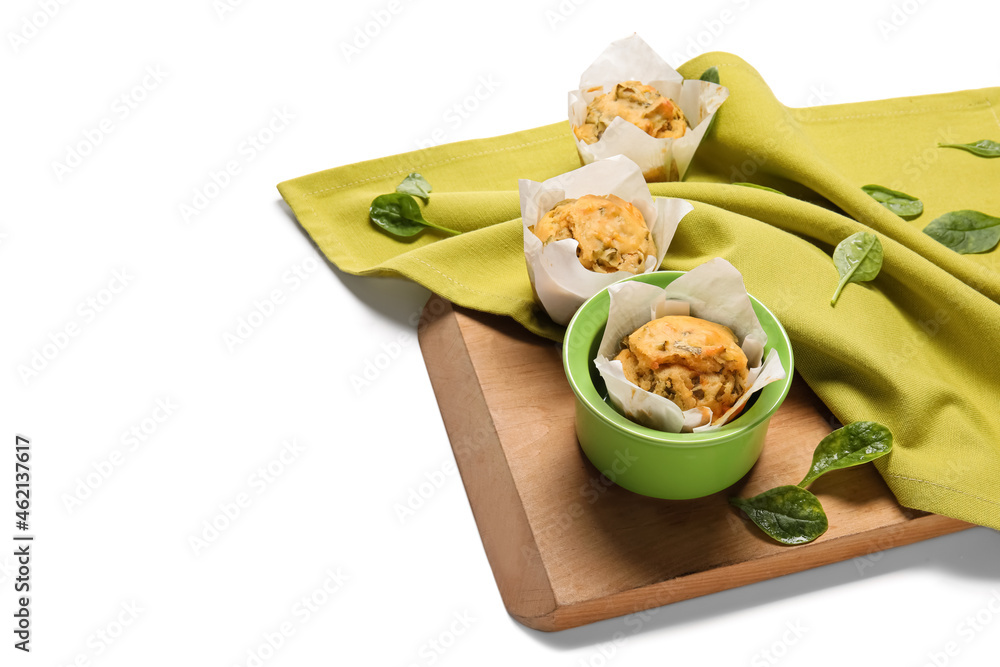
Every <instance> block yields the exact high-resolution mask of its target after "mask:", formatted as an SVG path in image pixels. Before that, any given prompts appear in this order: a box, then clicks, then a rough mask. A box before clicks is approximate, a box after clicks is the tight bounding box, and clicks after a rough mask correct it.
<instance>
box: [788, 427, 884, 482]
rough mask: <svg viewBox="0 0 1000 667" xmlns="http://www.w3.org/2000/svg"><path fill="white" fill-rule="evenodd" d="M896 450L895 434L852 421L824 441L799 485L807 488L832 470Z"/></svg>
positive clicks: (817, 449) (858, 463)
mask: <svg viewBox="0 0 1000 667" xmlns="http://www.w3.org/2000/svg"><path fill="white" fill-rule="evenodd" d="M890 451H892V432H891V431H890V430H889V429H888V428H886V427H885V426H883V425H882V424H879V423H877V422H852V423H850V424H848V425H847V426H844V427H843V428H838V429H837V430H836V431H834V432H833V433H830V434H829V435H827V436H826V437H825V438H823V439H822V440H820V443H819V445H817V446H816V451H815V452H813V460H812V465H811V466H810V467H809V472H808V473H807V474H806V476H805V478H804V479H803V480H802V481H801V482H799V486H801V487H806V486H808V485H809V484H811V483H812V482H813V481H814V480H815V479H816V478H817V477H819V476H820V475H822V474H823V473H827V472H830V471H831V470H840V469H842V468H850V467H851V466H857V465H861V464H862V463H868V462H869V461H874V460H875V459H877V458H880V457H882V456H885V455H886V454H888V453H889V452H890Z"/></svg>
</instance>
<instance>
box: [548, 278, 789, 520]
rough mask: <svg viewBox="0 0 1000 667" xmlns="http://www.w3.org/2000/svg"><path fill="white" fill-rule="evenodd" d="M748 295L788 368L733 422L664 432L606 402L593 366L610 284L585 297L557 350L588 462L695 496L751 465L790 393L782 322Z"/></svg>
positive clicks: (647, 487)
mask: <svg viewBox="0 0 1000 667" xmlns="http://www.w3.org/2000/svg"><path fill="white" fill-rule="evenodd" d="M682 275H684V272H681V271H657V272H655V273H648V274H643V275H638V276H634V277H630V278H627V279H626V281H633V280H635V281H640V282H644V283H648V284H651V285H655V286H657V287H661V288H663V287H667V286H668V285H669V284H670V283H672V282H673V281H674V280H676V279H677V278H679V277H680V276H682ZM620 284H621V283H616V285H620ZM748 296H749V298H750V303H751V305H752V307H753V311H754V313H755V314H756V316H757V319H758V320H759V321H760V326H761V328H762V329H763V330H764V332H765V333H766V334H767V343H766V344H765V346H764V354H765V355H767V354H768V353H770V352H771V351H772V350H774V352H775V353H776V354H777V355H778V358H779V359H780V361H781V365H782V367H783V368H784V370H785V375H784V378H783V379H780V380H777V381H774V382H771V383H770V384H767V385H766V386H764V387H763V389H761V390H760V391H758V392H757V393H756V394H754V395H753V397H752V398H751V400H750V401H748V402H747V404H746V406H745V407H744V408H743V410H742V412H741V413H740V414H739V416H737V417H735V418H734V419H733V420H732V421H730V422H728V423H726V424H724V425H723V426H721V427H719V428H717V429H714V430H706V431H700V432H689V433H668V432H665V431H660V430H656V429H653V428H649V427H646V426H643V425H641V424H639V423H636V422H634V421H631V420H630V419H628V418H626V417H625V416H623V415H622V414H620V413H619V412H618V411H616V410H615V408H614V407H612V405H611V404H610V403H609V401H608V397H607V388H606V387H605V383H604V380H603V379H602V377H601V375H600V373H599V372H598V370H597V368H596V366H595V364H594V360H595V358H596V357H597V356H598V350H599V348H600V345H601V339H602V338H603V336H604V330H605V327H606V325H607V323H608V308H609V305H610V301H611V299H610V295H609V293H608V289H604V290H602V291H601V292H598V293H597V294H596V295H594V296H593V297H591V298H590V299H589V300H587V301H586V302H585V303H584V304H583V305H582V306H581V307H580V309H579V310H578V311H577V313H576V315H574V317H573V319H572V320H571V321H570V323H569V325H568V327H567V328H566V337H565V339H564V341H563V350H562V356H563V367H564V369H565V371H566V377H567V379H568V380H569V384H570V387H571V388H572V390H573V394H574V395H575V397H576V434H577V439H578V440H579V441H580V446H581V448H582V449H583V451H584V453H585V454H586V456H587V458H588V459H590V462H591V463H593V464H594V466H595V467H596V468H597V469H598V470H600V471H601V472H602V473H603V474H604V475H605V476H606V477H607V478H608V479H610V480H611V481H612V482H615V483H616V484H618V485H619V486H622V487H624V488H626V489H628V490H630V491H633V492H635V493H640V494H642V495H646V496H652V497H654V498H664V499H670V500H683V499H688V498H699V497H702V496H707V495H710V494H712V493H716V492H718V491H722V490H723V489H725V488H727V487H729V486H731V485H732V484H734V483H736V482H737V481H738V480H739V479H740V478H741V477H743V475H745V474H746V473H747V472H748V471H749V470H750V468H752V467H753V464H754V463H756V461H757V458H758V457H759V456H760V452H761V450H762V449H763V447H764V440H765V437H766V435H767V428H768V425H769V424H770V421H771V417H772V416H773V415H774V413H775V412H776V411H777V410H778V408H779V407H780V406H781V403H782V401H784V399H785V396H787V395H788V389H789V387H790V386H791V383H792V375H793V371H794V360H793V355H792V345H791V342H790V341H789V339H788V334H787V333H786V332H785V329H784V328H783V327H782V326H781V323H780V322H778V320H777V318H776V317H775V316H774V314H773V313H772V312H771V311H770V310H768V309H767V308H766V307H765V306H764V305H763V304H762V303H761V302H760V301H758V300H757V299H756V298H754V297H753V296H752V295H748ZM692 315H695V316H697V313H695V312H692Z"/></svg>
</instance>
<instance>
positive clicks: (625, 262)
mask: <svg viewBox="0 0 1000 667" xmlns="http://www.w3.org/2000/svg"><path fill="white" fill-rule="evenodd" d="M531 231H532V232H533V233H534V235H535V236H537V237H538V238H539V239H540V240H541V242H542V244H543V245H545V244H548V243H551V242H552V241H561V240H563V239H570V238H572V239H576V242H577V243H578V244H579V245H578V248H577V251H576V256H577V257H578V258H579V259H580V263H581V264H583V267H584V268H585V269H588V270H590V271H594V272H596V273H614V272H616V271H628V272H629V273H641V272H642V271H643V270H644V269H645V268H646V257H648V256H654V257H655V256H656V245H655V244H654V243H653V235H652V234H651V233H650V231H649V228H648V227H647V226H646V220H645V218H644V217H643V215H642V211H640V210H639V209H638V208H636V207H635V206H634V205H633V204H632V203H631V202H627V201H625V200H624V199H622V198H621V197H617V196H615V195H603V196H598V195H584V196H583V197H580V198H579V199H564V200H562V201H561V202H559V203H558V204H556V205H555V206H553V207H552V210H550V211H549V212H548V213H546V214H545V215H544V216H542V219H541V220H539V221H538V222H537V223H536V224H535V226H534V227H533V228H532V229H531Z"/></svg>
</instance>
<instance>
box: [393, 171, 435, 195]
mask: <svg viewBox="0 0 1000 667" xmlns="http://www.w3.org/2000/svg"><path fill="white" fill-rule="evenodd" d="M396 192H401V193H403V194H407V195H413V196H415V197H420V198H421V199H423V200H424V202H425V203H426V202H427V200H428V199H429V198H430V196H431V184H430V183H428V182H427V179H426V178H424V177H423V176H421V175H420V174H418V173H417V172H413V173H411V174H410V175H408V176H407V177H406V178H404V179H403V182H402V183H400V184H399V185H397V186H396Z"/></svg>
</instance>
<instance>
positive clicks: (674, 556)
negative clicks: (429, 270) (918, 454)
mask: <svg viewBox="0 0 1000 667" xmlns="http://www.w3.org/2000/svg"><path fill="white" fill-rule="evenodd" d="M419 338H420V347H421V350H422V352H423V356H424V359H425V361H426V364H427V372H428V374H429V376H430V379H431V383H432V385H433V387H434V392H435V395H436V397H437V401H438V405H439V407H440V409H441V416H442V418H443V420H444V424H445V428H446V429H447V432H448V437H449V439H450V440H451V445H452V448H453V450H454V452H455V458H456V461H457V463H458V467H459V471H460V473H461V476H462V481H463V483H464V484H465V489H466V493H467V494H468V497H469V503H470V505H471V506H472V512H473V514H474V516H475V519H476V524H477V526H478V527H479V533H480V536H481V537H482V541H483V547H484V548H485V551H486V556H487V558H488V559H489V562H490V566H491V567H492V569H493V575H494V577H495V579H496V582H497V586H498V587H499V589H500V594H501V597H502V598H503V601H504V604H505V605H506V607H507V611H508V612H509V613H510V614H511V615H512V616H513V617H514V618H516V619H517V620H518V621H520V622H521V623H523V624H525V625H527V626H529V627H532V628H536V629H539V630H546V631H554V630H563V629H566V628H572V627H576V626H579V625H584V624H586V623H593V622H595V621H599V620H603V619H606V618H611V617H614V616H621V615H624V614H630V613H633V612H637V611H641V610H644V609H649V608H651V607H657V606H660V605H664V604H669V603H671V602H677V601H679V600H685V599H688V598H693V597H697V596H700V595H706V594H709V593H714V592H717V591H721V590H726V589H729V588H735V587H737V586H743V585H745V584H750V583H754V582H757V581H762V580H765V579H770V578H773V577H778V576H781V575H784V574H789V573H792V572H798V571H800V570H805V569H808V568H812V567H817V566H819V565H825V564H828V563H833V562H837V561H841V560H845V559H848V558H853V557H857V556H862V555H864V554H868V553H873V552H877V551H882V550H884V549H887V548H890V547H894V546H900V545H904V544H909V543H912V542H916V541H919V540H924V539H928V538H930V537H935V536H937V535H943V534H946V533H951V532H955V531H958V530H962V529H964V528H968V527H971V524H967V523H963V522H961V521H957V520H954V519H950V518H946V517H942V516H938V515H934V514H926V513H923V512H917V511H914V510H909V509H906V508H903V507H901V506H900V505H899V504H898V503H897V502H896V500H895V499H894V498H893V495H892V493H891V492H890V491H889V489H888V487H886V485H885V483H884V482H883V481H882V478H881V477H880V476H879V474H878V472H877V471H876V470H875V468H874V467H873V466H871V465H865V466H860V467H857V468H852V469H848V470H843V471H837V472H833V473H830V474H828V475H825V476H824V477H822V478H820V479H819V480H817V481H816V482H815V483H814V484H813V485H812V486H811V487H810V490H811V491H813V492H814V493H815V494H816V495H817V496H818V497H819V498H820V500H821V501H822V502H823V507H824V508H825V509H826V512H827V515H828V516H829V519H830V528H829V530H828V531H827V532H826V534H824V535H823V536H822V537H820V538H819V539H818V540H816V541H815V542H813V543H811V544H807V545H803V546H798V547H785V546H782V545H779V544H777V543H775V542H773V541H771V540H770V539H769V538H767V537H766V536H765V535H764V534H763V533H761V532H760V530H758V529H757V528H756V526H754V525H753V524H752V523H750V522H749V520H747V519H745V517H744V516H743V515H742V514H741V513H739V512H738V511H736V510H735V509H734V508H732V507H731V506H730V505H729V504H728V502H727V498H728V497H730V496H733V495H742V496H749V495H754V494H756V493H760V492H761V491H764V490H766V489H769V488H771V487H774V486H778V485H781V484H794V483H796V482H797V481H798V480H800V479H801V478H802V476H803V474H804V472H805V470H807V469H808V466H809V462H810V460H811V457H812V451H813V449H814V447H815V446H816V444H817V443H818V442H819V441H820V439H821V438H822V437H823V436H825V435H826V434H827V433H829V432H830V431H831V430H832V429H833V428H835V427H836V426H837V424H836V422H835V420H833V419H832V417H831V415H830V413H829V412H828V411H827V410H826V407H825V406H824V405H823V403H822V402H821V401H820V400H819V399H818V398H817V397H816V395H815V394H813V392H812V391H811V390H810V389H809V387H808V386H807V385H806V384H805V383H804V382H803V381H802V379H801V378H799V377H796V378H795V380H794V382H793V384H792V389H791V391H790V392H789V395H788V398H787V399H786V400H785V402H784V404H783V405H782V407H781V408H780V410H779V411H778V412H777V413H776V414H775V416H774V417H773V418H772V420H771V426H770V429H769V431H768V435H767V442H766V444H765V446H764V451H763V454H762V455H761V457H760V459H759V461H758V462H757V464H756V465H755V466H754V468H753V469H752V470H751V471H750V472H749V473H748V474H747V475H746V476H745V477H744V478H743V479H741V480H740V481H739V482H737V483H736V484H735V485H734V486H732V487H730V488H729V489H727V490H726V491H723V492H721V493H717V494H714V495H712V496H708V497H705V498H699V499H697V500H682V501H677V500H659V499H655V498H647V497H645V496H641V495H638V494H635V493H632V492H630V491H626V490H625V489H623V488H621V487H618V486H616V485H614V484H612V483H611V482H610V481H609V480H608V479H607V478H605V477H604V476H603V475H601V474H600V473H599V472H598V471H597V469H596V468H594V467H593V466H592V465H591V464H590V462H589V461H588V460H587V459H586V457H585V456H584V454H583V452H582V451H581V449H580V446H579V444H578V443H577V439H576V433H575V429H574V422H573V420H574V398H573V393H572V391H571V390H570V387H569V384H568V383H567V381H566V377H565V374H564V373H563V367H562V361H561V358H560V348H559V346H558V345H556V344H554V343H552V342H550V341H547V340H544V339H541V338H539V337H537V336H534V335H532V334H530V333H528V332H526V331H525V330H524V329H522V328H521V327H520V326H519V325H518V324H516V323H515V322H513V321H512V320H509V319H507V318H502V317H497V316H492V315H487V314H483V313H479V312H475V311H470V310H465V309H462V308H458V307H456V306H453V305H452V304H450V303H448V302H447V301H444V300H442V299H440V298H439V297H436V296H434V297H432V298H431V300H430V301H428V303H427V306H426V307H425V309H424V319H423V321H422V322H421V326H420V332H419Z"/></svg>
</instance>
